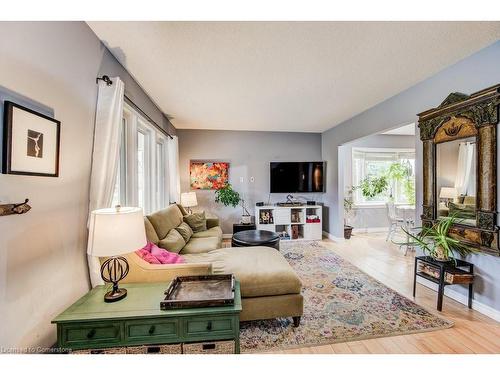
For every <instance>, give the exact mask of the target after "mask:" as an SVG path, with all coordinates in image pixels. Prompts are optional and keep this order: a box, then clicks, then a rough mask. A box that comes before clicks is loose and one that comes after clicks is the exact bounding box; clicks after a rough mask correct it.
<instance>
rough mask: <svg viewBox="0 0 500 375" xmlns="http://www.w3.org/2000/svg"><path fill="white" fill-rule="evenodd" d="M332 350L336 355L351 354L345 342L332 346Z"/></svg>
mask: <svg viewBox="0 0 500 375" xmlns="http://www.w3.org/2000/svg"><path fill="white" fill-rule="evenodd" d="M332 348H333V350H334V351H335V353H337V354H352V351H351V349H350V348H349V346H348V345H347V344H346V343H345V342H341V343H337V344H332Z"/></svg>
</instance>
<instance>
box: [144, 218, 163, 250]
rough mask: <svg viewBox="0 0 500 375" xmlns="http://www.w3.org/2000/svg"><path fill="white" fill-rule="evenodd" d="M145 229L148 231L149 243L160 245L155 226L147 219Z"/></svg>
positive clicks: (145, 219)
mask: <svg viewBox="0 0 500 375" xmlns="http://www.w3.org/2000/svg"><path fill="white" fill-rule="evenodd" d="M144 228H145V229H146V238H147V239H148V241H149V242H152V243H154V244H156V245H158V242H159V241H160V239H159V238H158V235H157V234H156V231H155V228H154V227H153V224H151V222H150V221H149V219H148V218H147V217H144Z"/></svg>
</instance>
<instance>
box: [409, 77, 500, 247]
mask: <svg viewBox="0 0 500 375" xmlns="http://www.w3.org/2000/svg"><path fill="white" fill-rule="evenodd" d="M499 104H500V85H496V86H493V87H490V88H487V89H484V90H481V91H478V92H476V93H474V94H471V95H466V94H462V93H458V92H456V93H451V94H450V95H448V97H447V98H446V99H445V100H444V101H443V102H442V103H441V105H440V106H439V107H437V108H433V109H430V110H427V111H425V112H422V113H419V114H418V117H419V120H418V127H419V128H420V140H421V141H422V142H423V185H424V186H423V204H422V208H423V214H422V216H421V218H422V223H423V225H432V224H433V223H435V222H436V221H437V206H438V199H437V192H436V162H437V160H436V145H437V144H439V143H443V142H448V141H452V140H456V139H462V138H467V137H471V136H474V137H477V143H476V144H477V156H478V159H477V164H478V172H477V185H476V186H477V194H476V226H467V225H460V224H457V225H455V226H453V227H452V229H451V231H452V233H453V234H454V235H455V236H456V237H457V238H459V239H461V240H462V241H463V242H464V243H467V244H468V245H470V246H473V247H476V248H478V249H480V250H481V251H484V252H486V253H489V254H493V255H500V244H499V235H498V234H499V227H498V226H497V166H496V164H497V147H496V143H497V141H496V127H497V124H498V121H499Z"/></svg>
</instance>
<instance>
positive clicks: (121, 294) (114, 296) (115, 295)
mask: <svg viewBox="0 0 500 375" xmlns="http://www.w3.org/2000/svg"><path fill="white" fill-rule="evenodd" d="M126 296H127V289H125V288H121V289H116V290H115V289H114V288H113V290H111V291H109V292H107V293H106V294H105V295H104V302H108V303H109V302H116V301H119V300H122V299H124V298H125V297H126Z"/></svg>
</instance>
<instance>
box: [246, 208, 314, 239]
mask: <svg viewBox="0 0 500 375" xmlns="http://www.w3.org/2000/svg"><path fill="white" fill-rule="evenodd" d="M322 209H323V206H308V205H302V206H293V207H282V206H255V223H256V226H257V229H258V230H269V231H272V232H276V233H278V234H280V236H282V238H281V240H282V241H287V240H289V241H297V240H321V237H322V233H323V231H322V225H323V215H322ZM268 215H269V220H267V217H268ZM310 215H315V216H317V218H318V219H317V220H315V221H314V222H313V221H311V220H308V219H307V216H310ZM284 233H286V234H287V237H284V236H283V234H284ZM294 237H295V238H294Z"/></svg>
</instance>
